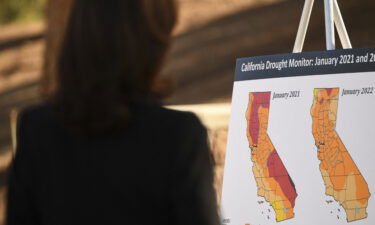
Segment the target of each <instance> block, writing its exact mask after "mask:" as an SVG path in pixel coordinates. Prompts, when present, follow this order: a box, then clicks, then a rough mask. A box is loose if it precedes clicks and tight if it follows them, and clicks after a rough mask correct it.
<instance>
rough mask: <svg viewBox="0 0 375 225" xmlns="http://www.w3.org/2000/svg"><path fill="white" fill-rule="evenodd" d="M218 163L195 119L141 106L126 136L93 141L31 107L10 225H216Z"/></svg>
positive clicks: (45, 108) (15, 169) (14, 174)
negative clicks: (214, 164) (215, 170)
mask: <svg viewBox="0 0 375 225" xmlns="http://www.w3.org/2000/svg"><path fill="white" fill-rule="evenodd" d="M211 162H212V160H211V157H210V153H209V149H208V145H207V135H206V130H205V128H204V127H203V126H202V124H201V123H200V121H199V120H198V119H197V117H196V116H195V115H193V114H192V113H187V112H178V111H173V110H169V109H165V108H163V107H160V106H147V107H146V106H144V107H138V108H137V109H136V110H135V113H134V116H133V117H132V119H131V121H130V122H129V124H128V126H127V127H126V128H124V129H123V130H121V132H118V133H116V134H112V135H101V136H98V137H96V138H91V139H88V138H80V137H78V136H74V135H71V134H69V133H68V132H66V130H65V129H63V128H62V127H61V126H59V124H58V122H57V120H56V119H54V116H53V113H52V108H51V106H49V105H40V106H36V107H32V108H29V109H27V110H25V111H23V113H21V115H20V117H19V123H18V147H17V153H16V157H15V160H14V162H13V166H12V169H11V173H10V179H9V194H8V211H7V219H6V220H7V225H31V224H33V225H73V224H74V225H86V224H87V225H95V224H98V225H99V224H100V225H111V224H121V225H125V224H132V225H136V224H139V225H141V224H147V225H150V224H153V225H156V224H163V225H166V224H173V225H185V224H191V225H200V224H202V225H203V224H204V225H213V224H215V225H217V224H218V216H217V211H216V205H215V203H216V201H215V195H214V190H213V184H212V180H213V171H212V164H211Z"/></svg>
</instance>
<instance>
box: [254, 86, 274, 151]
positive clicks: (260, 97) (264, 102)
mask: <svg viewBox="0 0 375 225" xmlns="http://www.w3.org/2000/svg"><path fill="white" fill-rule="evenodd" d="M252 95H253V102H252V103H251V113H250V120H249V122H248V123H249V124H248V125H249V126H248V129H249V133H250V137H251V140H252V142H253V144H255V145H257V144H258V137H259V127H260V124H259V112H258V110H259V108H260V107H263V108H270V100H271V92H253V93H252Z"/></svg>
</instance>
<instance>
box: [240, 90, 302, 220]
mask: <svg viewBox="0 0 375 225" xmlns="http://www.w3.org/2000/svg"><path fill="white" fill-rule="evenodd" d="M270 99H271V92H251V93H249V104H248V108H247V111H246V120H247V131H246V133H247V139H248V141H249V146H250V149H251V160H252V162H253V168H252V169H253V173H254V176H255V180H256V183H257V186H258V196H260V197H264V198H265V199H266V201H267V202H268V203H269V204H270V205H271V206H272V208H273V209H274V211H275V213H276V221H277V222H280V221H284V220H287V219H291V218H293V217H294V205H295V200H296V198H297V192H296V188H295V185H294V183H293V181H292V179H291V178H290V176H289V173H288V171H287V170H286V168H285V166H284V164H283V162H282V161H281V159H280V157H279V154H278V153H277V151H276V149H275V147H274V146H273V144H272V142H271V139H270V138H269V136H268V134H267V129H268V117H269V110H270Z"/></svg>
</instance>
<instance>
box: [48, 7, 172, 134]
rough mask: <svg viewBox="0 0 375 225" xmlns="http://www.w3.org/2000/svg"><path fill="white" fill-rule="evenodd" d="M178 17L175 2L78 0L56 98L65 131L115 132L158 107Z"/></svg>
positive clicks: (63, 53)
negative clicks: (135, 113) (140, 111)
mask: <svg viewBox="0 0 375 225" xmlns="http://www.w3.org/2000/svg"><path fill="white" fill-rule="evenodd" d="M176 17H177V15H176V5H175V2H174V0H74V4H73V8H72V10H71V14H70V19H69V21H68V25H67V28H66V34H65V39H64V42H63V43H62V48H61V52H60V55H59V58H58V62H57V73H56V76H57V77H56V84H55V86H56V87H55V89H54V91H53V95H52V102H53V103H54V106H56V109H57V112H58V116H59V118H60V121H62V122H63V124H64V126H66V127H67V128H69V129H70V130H72V131H74V132H75V133H80V134H84V135H94V134H97V133H101V132H108V131H112V130H116V129H118V128H121V127H123V126H125V125H126V123H127V122H128V121H129V119H130V118H131V116H132V107H133V106H136V105H140V104H152V103H154V102H155V101H156V99H157V93H156V91H155V90H154V88H153V87H154V84H155V82H156V77H157V75H158V74H159V72H160V70H161V67H162V64H163V61H164V58H165V54H166V52H167V50H168V48H169V46H170V42H171V38H172V31H173V28H174V25H175V22H176ZM47 85H48V84H47Z"/></svg>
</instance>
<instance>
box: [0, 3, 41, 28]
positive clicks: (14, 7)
mask: <svg viewBox="0 0 375 225" xmlns="http://www.w3.org/2000/svg"><path fill="white" fill-rule="evenodd" d="M44 4H45V0H0V23H11V22H14V21H29V20H34V19H40V18H42V17H43V14H44V13H43V12H44V10H43V9H44Z"/></svg>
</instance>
